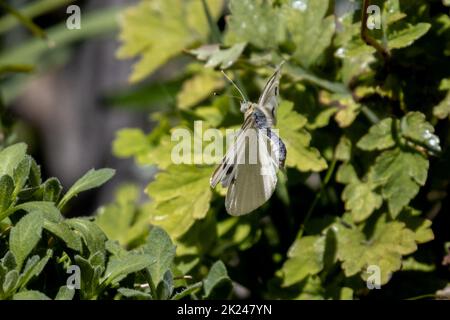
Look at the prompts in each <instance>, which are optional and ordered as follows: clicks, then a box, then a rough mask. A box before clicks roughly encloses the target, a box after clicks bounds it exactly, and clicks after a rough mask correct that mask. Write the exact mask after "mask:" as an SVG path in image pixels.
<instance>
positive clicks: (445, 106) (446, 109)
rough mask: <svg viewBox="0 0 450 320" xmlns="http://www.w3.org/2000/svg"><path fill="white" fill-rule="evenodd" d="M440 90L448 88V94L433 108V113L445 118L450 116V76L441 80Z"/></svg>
mask: <svg viewBox="0 0 450 320" xmlns="http://www.w3.org/2000/svg"><path fill="white" fill-rule="evenodd" d="M439 90H446V91H447V95H446V96H445V98H444V99H443V100H442V101H441V102H440V103H439V104H438V105H437V106H435V107H434V108H433V115H434V116H436V117H437V118H439V119H445V118H448V117H449V116H450V78H449V79H443V80H442V81H441V84H440V86H439Z"/></svg>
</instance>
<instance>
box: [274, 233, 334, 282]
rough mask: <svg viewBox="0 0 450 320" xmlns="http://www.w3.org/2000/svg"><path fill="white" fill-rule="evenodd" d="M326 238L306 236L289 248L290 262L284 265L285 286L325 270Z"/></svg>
mask: <svg viewBox="0 0 450 320" xmlns="http://www.w3.org/2000/svg"><path fill="white" fill-rule="evenodd" d="M324 252H325V237H321V236H306V237H302V238H301V239H300V240H296V241H295V242H294V243H293V244H292V246H291V247H290V248H289V252H288V260H287V261H286V262H285V263H284V265H283V267H282V269H281V271H282V272H283V275H284V276H283V286H285V287H287V286H290V285H292V284H294V283H296V282H299V281H301V280H303V279H305V278H306V277H307V276H308V275H313V274H317V273H319V272H320V271H321V270H322V268H323V255H324Z"/></svg>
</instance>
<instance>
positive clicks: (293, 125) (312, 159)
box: [277, 101, 327, 171]
mask: <svg viewBox="0 0 450 320" xmlns="http://www.w3.org/2000/svg"><path fill="white" fill-rule="evenodd" d="M277 117H278V120H277V121H278V124H279V127H278V128H279V130H280V138H281V139H282V140H283V142H284V143H285V145H286V149H287V158H286V165H287V166H289V167H296V168H297V169H298V170H300V171H321V170H324V169H326V168H327V163H326V161H325V159H323V158H322V157H321V155H320V153H319V151H318V150H317V149H316V148H313V147H311V146H310V141H311V136H310V134H309V133H308V132H307V131H306V130H305V129H304V126H305V124H306V118H305V117H303V116H302V115H300V114H298V113H297V112H295V111H294V110H293V103H292V102H289V101H283V102H282V103H281V104H280V106H279V108H278V114H277Z"/></svg>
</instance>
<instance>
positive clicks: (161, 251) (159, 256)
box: [144, 227, 175, 287]
mask: <svg viewBox="0 0 450 320" xmlns="http://www.w3.org/2000/svg"><path fill="white" fill-rule="evenodd" d="M144 252H145V253H146V254H148V255H149V256H151V257H153V258H154V259H155V263H153V264H152V265H151V266H149V267H148V270H149V272H150V275H151V278H152V281H153V284H154V286H155V287H157V286H158V285H159V283H160V282H161V281H162V280H163V277H164V274H165V273H166V272H167V270H170V267H171V265H172V263H173V259H174V258H175V246H174V245H173V243H172V241H171V240H170V237H169V235H168V234H167V233H166V232H165V231H164V230H163V229H161V228H158V227H153V228H152V229H151V230H150V233H149V235H148V237H147V242H146V244H145V246H144Z"/></svg>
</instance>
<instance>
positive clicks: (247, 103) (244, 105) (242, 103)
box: [241, 101, 252, 113]
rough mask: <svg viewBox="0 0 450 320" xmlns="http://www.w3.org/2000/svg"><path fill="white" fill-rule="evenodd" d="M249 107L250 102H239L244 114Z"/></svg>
mask: <svg viewBox="0 0 450 320" xmlns="http://www.w3.org/2000/svg"><path fill="white" fill-rule="evenodd" d="M251 105H252V103H251V102H250V101H242V102H241V112H242V113H246V112H247V110H248V109H249V108H250V106H251Z"/></svg>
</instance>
